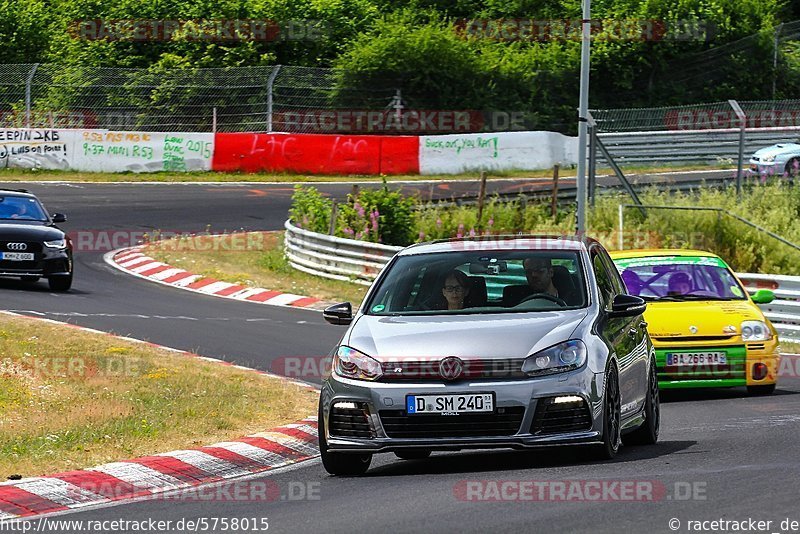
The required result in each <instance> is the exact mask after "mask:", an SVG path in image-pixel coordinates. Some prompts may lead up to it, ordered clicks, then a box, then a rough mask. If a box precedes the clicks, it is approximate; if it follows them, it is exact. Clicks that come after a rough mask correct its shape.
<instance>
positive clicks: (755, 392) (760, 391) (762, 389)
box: [747, 384, 775, 397]
mask: <svg viewBox="0 0 800 534" xmlns="http://www.w3.org/2000/svg"><path fill="white" fill-rule="evenodd" d="M774 392H775V384H768V385H766V386H747V394H748V395H752V396H754V397H756V396H760V395H772V394H773V393H774Z"/></svg>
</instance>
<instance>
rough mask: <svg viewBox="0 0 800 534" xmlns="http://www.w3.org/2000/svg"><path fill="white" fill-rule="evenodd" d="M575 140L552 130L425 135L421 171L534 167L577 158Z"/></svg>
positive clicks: (420, 156) (440, 171)
mask: <svg viewBox="0 0 800 534" xmlns="http://www.w3.org/2000/svg"><path fill="white" fill-rule="evenodd" d="M577 152H578V139H577V138H576V137H567V136H565V135H562V134H559V133H555V132H504V133H490V134H454V135H426V136H421V137H420V138H419V171H420V174H457V173H461V172H465V171H480V170H487V171H489V170H500V171H505V170H536V169H547V168H550V167H552V166H553V165H555V164H557V163H558V164H560V165H573V164H576V163H577V161H578V158H577Z"/></svg>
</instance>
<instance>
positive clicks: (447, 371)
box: [439, 356, 464, 380]
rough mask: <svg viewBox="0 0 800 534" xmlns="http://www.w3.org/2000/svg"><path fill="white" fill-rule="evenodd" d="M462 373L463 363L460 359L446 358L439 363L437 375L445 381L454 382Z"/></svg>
mask: <svg viewBox="0 0 800 534" xmlns="http://www.w3.org/2000/svg"><path fill="white" fill-rule="evenodd" d="M463 371H464V362H463V361H461V358H456V357H455V356H448V357H447V358H445V359H444V360H442V361H441V362H439V374H440V375H441V377H442V378H444V379H445V380H455V379H456V378H458V377H459V376H461V373H462V372H463Z"/></svg>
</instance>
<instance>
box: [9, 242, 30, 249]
mask: <svg viewBox="0 0 800 534" xmlns="http://www.w3.org/2000/svg"><path fill="white" fill-rule="evenodd" d="M6 246H7V248H8V250H28V244H27V243H9V244H8V245H6Z"/></svg>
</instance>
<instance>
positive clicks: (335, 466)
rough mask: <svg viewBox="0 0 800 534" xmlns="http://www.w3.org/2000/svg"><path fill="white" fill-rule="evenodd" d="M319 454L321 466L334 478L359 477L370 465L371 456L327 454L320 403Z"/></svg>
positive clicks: (323, 419)
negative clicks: (334, 476)
mask: <svg viewBox="0 0 800 534" xmlns="http://www.w3.org/2000/svg"><path fill="white" fill-rule="evenodd" d="M318 421H319V432H318V433H319V452H320V456H322V466H323V467H324V468H325V471H327V472H328V473H329V474H331V475H336V476H345V477H348V476H350V477H352V476H360V475H363V474H364V473H366V472H367V469H369V464H370V463H372V455H371V454H344V453H340V452H328V444H327V442H326V441H325V418H324V417H323V416H322V402H321V401H320V406H319V419H318Z"/></svg>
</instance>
